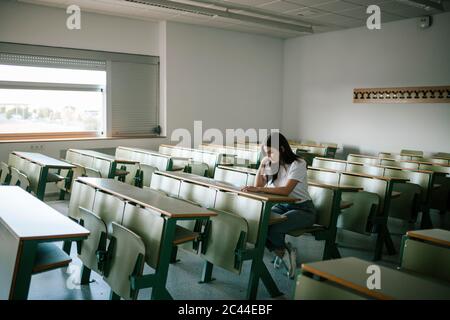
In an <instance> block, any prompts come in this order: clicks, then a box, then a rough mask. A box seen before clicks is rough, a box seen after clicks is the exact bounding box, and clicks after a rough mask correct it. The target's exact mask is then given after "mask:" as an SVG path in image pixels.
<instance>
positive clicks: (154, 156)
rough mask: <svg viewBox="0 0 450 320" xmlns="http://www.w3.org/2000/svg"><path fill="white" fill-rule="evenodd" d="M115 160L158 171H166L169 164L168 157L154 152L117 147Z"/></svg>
mask: <svg viewBox="0 0 450 320" xmlns="http://www.w3.org/2000/svg"><path fill="white" fill-rule="evenodd" d="M160 153H162V152H160ZM164 154H165V153H164ZM116 159H119V160H132V161H138V162H139V163H140V164H146V165H148V166H152V167H156V168H158V170H159V171H166V170H167V168H168V167H169V163H170V157H167V156H164V155H163V154H158V153H157V152H155V151H152V150H144V149H132V148H125V147H117V149H116Z"/></svg>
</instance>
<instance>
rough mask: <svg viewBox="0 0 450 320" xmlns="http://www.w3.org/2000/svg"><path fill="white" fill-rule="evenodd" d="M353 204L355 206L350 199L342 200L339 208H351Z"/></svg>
mask: <svg viewBox="0 0 450 320" xmlns="http://www.w3.org/2000/svg"><path fill="white" fill-rule="evenodd" d="M351 206H353V202H350V201H341V204H340V206H339V208H340V209H341V210H344V209H348V208H350V207H351Z"/></svg>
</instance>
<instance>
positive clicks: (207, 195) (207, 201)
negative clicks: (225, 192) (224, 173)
mask: <svg viewBox="0 0 450 320" xmlns="http://www.w3.org/2000/svg"><path fill="white" fill-rule="evenodd" d="M216 193H217V190H215V189H212V188H208V187H206V186H201V185H198V184H194V183H190V182H186V181H182V182H181V187H180V193H179V196H178V197H179V198H180V199H183V200H188V201H191V202H194V203H196V204H198V205H200V206H202V207H204V208H213V207H214V202H215V201H216Z"/></svg>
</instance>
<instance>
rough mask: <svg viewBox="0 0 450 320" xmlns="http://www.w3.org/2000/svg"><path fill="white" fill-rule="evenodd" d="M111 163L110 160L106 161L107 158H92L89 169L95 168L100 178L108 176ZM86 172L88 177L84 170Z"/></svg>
mask: <svg viewBox="0 0 450 320" xmlns="http://www.w3.org/2000/svg"><path fill="white" fill-rule="evenodd" d="M112 165H113V163H112V161H108V160H105V159H100V158H94V160H93V162H92V168H91V169H95V170H96V171H98V173H99V174H100V177H102V178H110V173H111V167H112ZM86 170H87V169H86ZM86 174H87V175H88V177H90V175H89V174H88V173H87V172H86Z"/></svg>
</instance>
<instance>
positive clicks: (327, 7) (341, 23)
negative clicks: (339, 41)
mask: <svg viewBox="0 0 450 320" xmlns="http://www.w3.org/2000/svg"><path fill="white" fill-rule="evenodd" d="M18 1H20V2H27V3H32V4H41V5H48V6H55V7H67V6H68V5H71V4H76V5H79V6H80V7H81V9H82V10H86V11H91V12H97V13H103V14H108V15H117V16H123V17H128V18H135V19H143V20H151V21H160V20H169V21H177V22H184V23H190V24H196V25H203V26H208V27H214V28H222V29H228V30H235V31H242V32H249V33H257V34H264V35H269V36H275V37H280V38H291V37H297V36H302V35H305V34H307V33H304V32H300V31H296V30H290V29H285V28H282V27H280V26H273V25H270V26H268V25H262V24H260V23H254V22H248V21H240V20H237V19H231V18H229V17H222V16H217V15H215V16H207V15H199V14H194V13H190V12H182V11H175V10H171V9H165V8H160V7H155V6H149V5H147V4H143V3H134V2H128V1H126V0H18ZM143 1H145V0H143ZM173 1H174V2H178V3H184V4H191V5H196V6H201V7H204V8H211V9H216V10H217V9H221V10H223V8H219V7H217V6H214V5H210V4H205V3H200V2H196V1H195V0H173ZM225 1H226V0H225ZM403 1H405V0H403ZM416 1H419V0H416ZM420 1H428V2H433V1H435V2H439V0H420ZM442 1H445V0H442ZM226 2H228V3H229V4H238V5H245V6H248V7H250V8H249V9H252V8H257V9H263V10H266V11H270V12H271V13H274V14H283V15H284V17H281V18H277V19H276V20H277V21H279V22H286V23H289V22H291V23H292V21H289V17H290V18H291V19H292V18H293V19H296V20H297V21H298V20H300V19H301V20H302V21H303V23H302V24H303V25H312V29H313V31H314V33H321V32H328V31H334V30H340V29H346V28H355V27H361V26H365V25H366V20H367V17H368V16H369V15H368V14H367V13H366V9H367V6H368V5H373V4H375V5H378V6H379V7H380V8H381V23H383V22H390V21H395V20H401V19H407V18H413V17H419V16H424V15H433V14H436V13H440V12H442V11H440V10H437V9H434V8H431V9H428V10H426V9H424V8H420V7H416V6H413V5H408V4H405V3H404V2H402V0H228V1H226ZM443 4H444V6H445V11H450V8H449V3H448V2H446V1H445V2H443ZM232 12H234V13H238V14H246V15H251V16H254V17H261V15H260V14H254V13H252V14H249V13H248V11H243V10H233V11H232ZM266 19H268V18H266ZM272 19H273V17H272ZM297 21H295V23H298V22H297Z"/></svg>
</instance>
